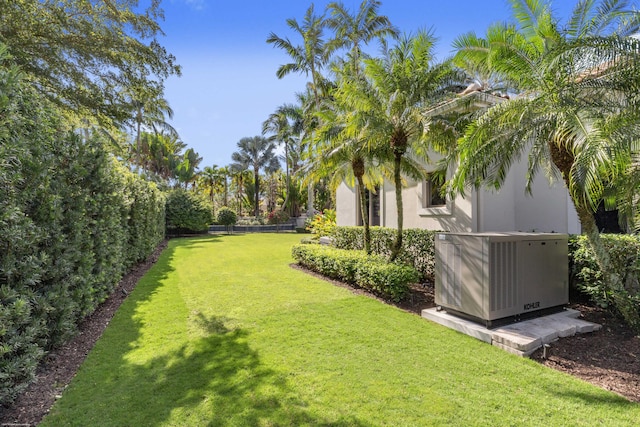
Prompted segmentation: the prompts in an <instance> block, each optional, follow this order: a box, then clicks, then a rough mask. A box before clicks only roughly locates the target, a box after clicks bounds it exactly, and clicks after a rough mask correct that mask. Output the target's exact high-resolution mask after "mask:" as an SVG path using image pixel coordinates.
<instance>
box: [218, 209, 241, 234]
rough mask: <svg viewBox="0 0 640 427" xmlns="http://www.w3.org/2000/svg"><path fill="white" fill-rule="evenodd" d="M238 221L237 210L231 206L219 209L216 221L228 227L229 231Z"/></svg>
mask: <svg viewBox="0 0 640 427" xmlns="http://www.w3.org/2000/svg"><path fill="white" fill-rule="evenodd" d="M237 221H238V215H237V214H236V211H234V210H233V209H231V208H229V207H226V206H224V207H222V208H220V210H219V211H218V215H217V218H216V222H217V223H218V224H220V225H224V226H226V227H227V231H229V230H230V228H231V227H232V226H233V225H234V224H235V223H236V222H237Z"/></svg>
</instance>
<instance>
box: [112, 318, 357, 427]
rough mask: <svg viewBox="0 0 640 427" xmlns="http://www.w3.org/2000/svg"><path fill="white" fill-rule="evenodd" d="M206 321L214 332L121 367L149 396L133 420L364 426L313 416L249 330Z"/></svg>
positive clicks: (128, 379)
mask: <svg viewBox="0 0 640 427" xmlns="http://www.w3.org/2000/svg"><path fill="white" fill-rule="evenodd" d="M202 323H203V324H204V325H205V326H206V327H207V328H208V329H211V330H213V331H214V333H212V334H211V335H209V336H207V337H206V338H202V339H199V340H197V341H195V342H192V343H190V344H189V345H188V346H183V347H181V348H180V349H178V350H177V351H175V352H172V353H170V354H165V355H162V356H160V357H157V358H154V359H152V360H150V361H148V362H147V363H146V364H145V365H142V366H138V365H130V364H129V365H125V366H122V367H121V369H122V370H123V371H122V373H123V375H122V377H121V380H120V381H126V382H128V383H130V384H132V385H135V394H136V395H138V396H145V397H147V399H145V400H144V402H142V401H138V402H137V403H136V406H139V405H141V404H142V405H144V408H145V417H144V419H140V420H131V419H130V421H132V422H133V424H134V425H136V424H137V423H143V424H144V425H148V426H154V425H163V424H165V423H166V422H168V421H172V422H174V423H175V422H176V421H177V422H178V423H185V425H196V424H193V423H197V425H208V426H225V425H247V426H251V425H314V426H317V425H319V426H322V425H337V426H341V425H342V426H358V425H364V424H362V423H359V422H358V421H357V420H355V419H351V418H350V419H345V420H344V421H342V422H341V421H338V422H335V421H334V420H324V419H319V418H318V417H316V416H313V415H312V414H310V413H309V412H308V410H307V409H306V407H307V404H306V403H305V402H304V401H302V400H301V399H300V398H299V397H298V396H297V395H296V393H295V391H294V390H293V389H292V388H291V387H290V386H289V385H288V380H287V374H286V373H282V372H276V371H274V370H273V369H271V368H269V367H268V366H265V365H264V364H263V363H261V361H260V357H259V355H258V353H257V352H256V351H254V350H252V349H251V348H250V346H249V344H248V338H249V334H248V332H246V331H244V330H241V329H229V328H226V327H223V326H222V325H224V323H225V319H219V318H216V317H215V316H214V317H209V318H203V319H202ZM132 410H133V407H132ZM174 411H175V413H174ZM193 413H200V414H205V416H206V424H203V420H202V419H200V418H196V417H194V418H190V416H191V414H193ZM182 417H184V418H182ZM139 425H142V424H139Z"/></svg>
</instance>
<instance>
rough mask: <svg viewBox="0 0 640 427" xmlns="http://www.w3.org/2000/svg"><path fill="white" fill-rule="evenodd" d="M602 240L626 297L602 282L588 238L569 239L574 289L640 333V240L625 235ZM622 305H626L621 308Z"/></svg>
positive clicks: (609, 235) (609, 236)
mask: <svg viewBox="0 0 640 427" xmlns="http://www.w3.org/2000/svg"><path fill="white" fill-rule="evenodd" d="M600 237H601V239H602V242H603V244H604V245H605V248H606V249H607V252H608V253H609V257H610V259H611V264H612V267H613V269H614V270H615V272H616V273H617V274H618V275H619V276H620V277H621V278H622V281H623V283H624V290H622V294H621V295H616V294H615V293H616V291H615V290H613V289H611V288H609V287H608V286H607V285H606V284H605V283H604V282H603V281H602V271H601V270H600V267H599V266H598V264H597V263H596V261H595V257H594V253H593V250H592V249H591V245H590V244H589V241H588V239H587V238H586V236H571V238H570V239H569V261H570V264H569V265H570V283H571V286H572V287H573V288H574V289H577V290H578V291H580V292H582V293H584V294H586V295H588V296H589V297H590V298H591V300H592V301H593V302H594V303H595V304H597V305H599V306H601V307H604V308H608V309H610V310H611V311H613V312H614V313H616V314H618V315H620V316H621V317H622V318H623V319H624V320H625V321H626V322H627V324H629V326H631V327H632V328H634V329H635V330H636V331H639V332H640V283H639V279H638V278H639V274H640V238H639V237H638V236H636V235H624V234H602V235H601V236H600ZM616 301H618V303H616ZM620 301H624V303H623V304H620V303H619V302H620Z"/></svg>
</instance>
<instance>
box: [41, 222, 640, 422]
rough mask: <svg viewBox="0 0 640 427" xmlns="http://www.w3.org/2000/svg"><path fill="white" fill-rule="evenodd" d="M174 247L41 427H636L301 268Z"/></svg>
mask: <svg viewBox="0 0 640 427" xmlns="http://www.w3.org/2000/svg"><path fill="white" fill-rule="evenodd" d="M299 240H300V236H299V235H295V234H254V235H251V234H249V235H231V236H227V235H224V236H210V237H203V238H194V239H176V240H171V241H170V244H169V247H168V249H167V250H165V252H164V253H163V254H162V256H161V258H160V260H159V261H158V263H157V264H156V265H155V266H154V267H153V268H152V269H151V270H150V271H149V272H148V273H147V275H146V276H145V277H144V278H143V279H142V280H141V282H140V283H139V285H138V287H137V288H136V289H135V291H134V292H133V293H132V294H131V295H130V296H129V298H128V299H127V300H126V301H125V303H124V304H123V305H122V307H121V308H120V310H119V311H118V312H117V314H116V316H115V317H114V319H113V321H112V322H111V324H110V325H109V327H108V328H107V330H106V332H105V333H104V335H103V336H102V338H101V339H100V340H99V341H98V343H97V344H96V346H95V348H94V349H93V350H92V351H91V353H90V354H89V356H88V358H87V360H86V362H85V363H84V364H83V365H82V367H81V369H80V371H79V372H78V375H77V376H76V377H75V379H74V380H73V382H72V383H71V385H70V386H69V387H68V389H67V390H66V391H65V393H64V395H63V397H62V398H61V399H60V400H59V401H58V402H57V403H56V405H55V406H54V408H53V409H52V411H51V413H50V415H49V416H47V418H46V419H45V420H44V422H43V423H42V426H64V425H77V426H136V427H137V426H300V425H309V426H317V425H325V426H329V425H331V426H429V425H434V426H444V425H451V426H474V425H478V426H489V425H490V426H526V425H531V426H543V425H548V426H579V425H584V426H595V425H610V426H623V425H629V426H631V425H638V420H640V405H636V404H632V403H629V402H628V401H626V400H625V399H623V398H621V397H618V396H617V395H615V394H612V393H609V392H606V391H604V390H601V389H599V388H596V387H594V386H591V385H589V384H587V383H584V382H581V381H579V380H576V379H574V378H572V377H570V376H567V375H564V374H562V373H558V372H556V371H553V370H550V369H548V368H545V367H543V366H540V365H538V364H536V363H534V362H532V361H530V360H528V359H522V358H518V357H516V356H512V355H510V354H507V353H506V352H504V351H502V350H499V349H497V348H495V347H491V346H489V345H487V344H484V343H482V342H480V341H477V340H475V339H473V338H469V337H467V336H464V335H461V334H458V333H456V332H453V331H450V330H448V329H446V328H444V327H442V326H439V325H436V324H433V323H431V322H428V321H426V320H424V319H421V318H420V317H418V316H416V315H413V314H409V313H405V312H403V311H400V310H398V309H396V308H394V307H391V306H387V305H385V304H382V303H380V302H378V301H376V300H373V299H370V298H367V297H364V296H356V295H354V294H353V293H351V292H350V291H349V290H347V289H343V288H340V287H336V286H334V285H331V284H329V283H327V282H324V281H322V280H319V279H316V278H313V277H311V276H309V275H306V274H304V273H302V272H300V271H298V270H294V269H292V268H290V267H289V264H290V263H291V262H292V260H291V256H290V250H291V246H292V245H293V244H295V243H297V242H298V241H299Z"/></svg>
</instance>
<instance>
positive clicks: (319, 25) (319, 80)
mask: <svg viewBox="0 0 640 427" xmlns="http://www.w3.org/2000/svg"><path fill="white" fill-rule="evenodd" d="M287 25H288V26H289V28H291V29H292V30H293V31H294V32H295V33H297V34H298V35H299V36H300V37H301V38H302V45H294V44H293V43H292V42H291V41H290V40H289V39H288V38H282V37H278V36H277V35H276V34H274V33H271V34H269V37H268V38H267V43H271V44H273V45H274V46H276V47H277V48H279V49H283V50H284V51H285V52H287V54H288V55H289V56H290V57H291V60H292V62H290V63H287V64H284V65H282V66H280V67H279V68H278V70H277V71H276V76H278V78H279V79H281V78H283V77H284V76H286V75H287V74H289V73H292V72H295V73H302V74H304V75H306V76H309V75H311V82H310V83H309V85H308V86H309V89H310V91H311V93H312V94H313V106H314V108H313V111H318V110H319V109H320V94H321V91H322V88H323V86H324V78H323V77H322V73H321V72H322V69H323V68H324V66H325V65H326V64H327V63H328V62H329V57H330V56H331V50H330V49H329V47H330V46H327V44H326V42H325V40H324V38H323V37H324V34H323V32H324V28H325V25H326V22H325V18H324V15H316V14H315V12H314V6H313V3H312V4H311V5H310V6H309V8H308V9H307V11H306V13H305V16H304V19H303V21H302V24H300V23H298V21H296V20H295V19H293V18H290V19H287ZM307 134H309V135H311V136H313V131H311V132H307ZM311 139H312V140H313V137H312V138H311ZM307 205H308V206H307V212H308V215H309V216H311V214H312V212H313V188H312V187H311V186H309V194H308V201H307Z"/></svg>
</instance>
